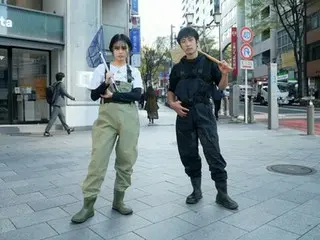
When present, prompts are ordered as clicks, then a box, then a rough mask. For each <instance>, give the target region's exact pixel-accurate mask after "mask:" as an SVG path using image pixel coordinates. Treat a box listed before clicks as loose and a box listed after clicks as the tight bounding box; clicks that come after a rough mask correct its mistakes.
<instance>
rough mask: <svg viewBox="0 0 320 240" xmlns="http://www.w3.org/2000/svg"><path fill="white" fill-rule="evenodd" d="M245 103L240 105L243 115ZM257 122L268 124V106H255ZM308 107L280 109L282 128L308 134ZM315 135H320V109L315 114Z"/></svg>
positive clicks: (283, 107)
mask: <svg viewBox="0 0 320 240" xmlns="http://www.w3.org/2000/svg"><path fill="white" fill-rule="evenodd" d="M243 112H244V103H241V104H240V113H241V114H242V115H243ZM254 113H255V119H256V121H261V122H266V121H267V119H268V106H261V105H260V104H255V105H254ZM306 119H307V107H299V106H290V105H286V106H281V107H279V124H280V126H283V127H287V128H293V129H296V130H300V131H302V132H304V133H306V132H307V120H306ZM314 122H315V126H314V129H315V134H317V135H320V109H319V108H316V109H315V113H314Z"/></svg>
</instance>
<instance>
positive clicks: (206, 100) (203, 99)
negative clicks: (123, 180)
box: [181, 97, 211, 108]
mask: <svg viewBox="0 0 320 240" xmlns="http://www.w3.org/2000/svg"><path fill="white" fill-rule="evenodd" d="M181 102H182V103H181V106H182V107H186V108H190V107H193V106H194V105H195V104H198V103H203V104H211V103H210V99H209V98H206V97H196V98H195V99H194V100H193V101H187V102H184V101H181Z"/></svg>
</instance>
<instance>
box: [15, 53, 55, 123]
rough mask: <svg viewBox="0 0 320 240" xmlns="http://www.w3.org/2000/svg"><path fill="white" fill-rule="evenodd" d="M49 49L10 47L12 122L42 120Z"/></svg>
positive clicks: (45, 117) (46, 108) (46, 110)
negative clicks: (37, 49)
mask: <svg viewBox="0 0 320 240" xmlns="http://www.w3.org/2000/svg"><path fill="white" fill-rule="evenodd" d="M48 85H49V52H45V51H35V50H28V49H16V48H13V49H12V88H13V122H16V123H17V122H18V123H19V122H46V121H48V119H49V105H48V104H47V102H46V95H45V89H46V87H47V86H48Z"/></svg>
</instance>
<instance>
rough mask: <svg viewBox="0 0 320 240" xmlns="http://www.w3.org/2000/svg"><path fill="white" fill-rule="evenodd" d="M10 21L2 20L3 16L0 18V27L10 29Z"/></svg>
mask: <svg viewBox="0 0 320 240" xmlns="http://www.w3.org/2000/svg"><path fill="white" fill-rule="evenodd" d="M12 24H13V23H12V20H10V19H8V18H4V17H3V16H1V17H0V25H1V26H2V27H6V28H12Z"/></svg>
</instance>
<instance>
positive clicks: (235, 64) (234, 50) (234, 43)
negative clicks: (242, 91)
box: [231, 27, 238, 77]
mask: <svg viewBox="0 0 320 240" xmlns="http://www.w3.org/2000/svg"><path fill="white" fill-rule="evenodd" d="M231 56H232V68H233V76H235V77H236V76H238V45H237V28H236V27H232V28H231Z"/></svg>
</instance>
